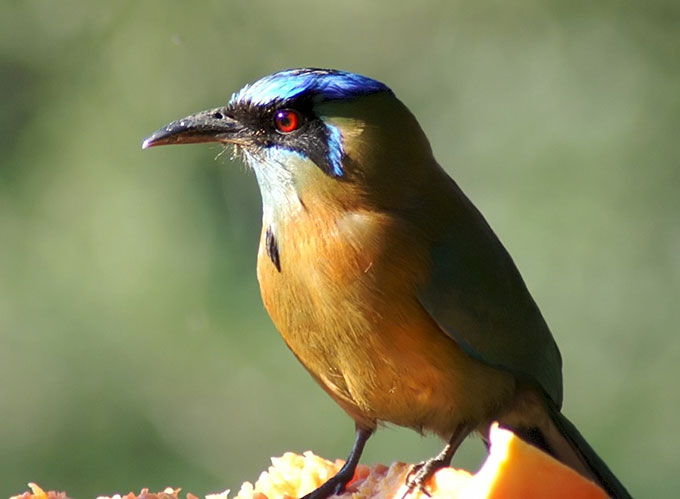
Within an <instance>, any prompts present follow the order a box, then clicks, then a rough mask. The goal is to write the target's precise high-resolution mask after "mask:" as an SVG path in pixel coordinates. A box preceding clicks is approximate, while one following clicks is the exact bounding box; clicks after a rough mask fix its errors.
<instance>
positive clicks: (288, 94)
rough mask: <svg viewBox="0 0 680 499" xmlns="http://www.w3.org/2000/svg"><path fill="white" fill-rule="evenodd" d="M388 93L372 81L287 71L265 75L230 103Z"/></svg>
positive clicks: (323, 71) (333, 73)
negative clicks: (309, 96)
mask: <svg viewBox="0 0 680 499" xmlns="http://www.w3.org/2000/svg"><path fill="white" fill-rule="evenodd" d="M377 92H391V90H390V89H389V88H388V87H387V86H386V85H385V84H384V83H381V82H379V81H377V80H373V79H372V78H368V77H366V76H362V75H358V74H355V73H348V72H346V71H337V70H330V69H289V70H286V71H281V72H278V73H274V74H273V75H269V76H265V77H264V78H261V79H259V80H258V81H256V82H255V83H252V84H250V85H246V86H245V87H243V88H242V89H241V90H239V91H238V92H237V93H235V94H234V95H233V96H232V98H231V101H230V104H235V103H243V102H250V103H251V104H254V105H267V104H270V103H272V102H275V101H285V100H288V99H293V98H295V97H297V96H298V95H301V94H303V93H304V94H314V95H315V96H316V97H317V98H319V99H320V101H321V102H323V101H329V100H344V99H353V98H356V97H359V96H362V95H367V94H372V93H377Z"/></svg>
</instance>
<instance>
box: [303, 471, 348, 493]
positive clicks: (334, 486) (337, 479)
mask: <svg viewBox="0 0 680 499" xmlns="http://www.w3.org/2000/svg"><path fill="white" fill-rule="evenodd" d="M351 478H352V477H351V476H350V477H349V479H348V478H346V477H345V476H340V475H339V474H338V475H335V476H334V477H333V478H331V479H329V480H328V481H327V482H326V483H324V484H323V485H322V486H321V487H319V488H318V489H316V490H313V491H311V492H310V493H309V494H306V495H304V496H303V497H301V498H300V499H326V498H327V497H330V496H332V495H339V494H342V492H343V491H344V490H345V486H346V485H347V483H348V482H349V480H350V479H351Z"/></svg>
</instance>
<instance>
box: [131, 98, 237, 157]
mask: <svg viewBox="0 0 680 499" xmlns="http://www.w3.org/2000/svg"><path fill="white" fill-rule="evenodd" d="M242 130H243V127H242V125H241V124H240V123H239V122H238V121H236V120H235V119H234V118H232V117H231V116H229V114H228V112H227V109H226V108H224V107H218V108H215V109H209V110H207V111H201V112H200V113H196V114H192V115H190V116H187V117H186V118H182V119H181V120H177V121H173V122H172V123H170V124H168V125H166V126H164V127H163V128H161V129H160V130H157V131H155V132H154V133H152V134H151V135H149V136H148V137H147V138H146V139H144V142H142V149H148V148H149V147H155V146H165V145H170V144H199V143H204V142H224V143H232V144H233V143H238V142H240V140H239V135H240V133H239V132H241V131H242Z"/></svg>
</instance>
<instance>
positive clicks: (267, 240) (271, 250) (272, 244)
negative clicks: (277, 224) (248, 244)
mask: <svg viewBox="0 0 680 499" xmlns="http://www.w3.org/2000/svg"><path fill="white" fill-rule="evenodd" d="M264 246H265V248H266V249H267V256H269V259H270V260H271V261H272V263H273V264H274V267H276V270H278V271H279V272H281V258H280V256H279V245H278V243H277V242H276V236H275V235H274V232H273V231H272V228H271V227H267V232H266V233H265V236H264Z"/></svg>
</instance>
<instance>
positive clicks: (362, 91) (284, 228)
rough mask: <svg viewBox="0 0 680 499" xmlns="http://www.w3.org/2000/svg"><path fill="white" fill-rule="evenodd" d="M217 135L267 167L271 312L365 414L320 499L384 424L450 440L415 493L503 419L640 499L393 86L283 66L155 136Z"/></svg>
mask: <svg viewBox="0 0 680 499" xmlns="http://www.w3.org/2000/svg"><path fill="white" fill-rule="evenodd" d="M205 142H217V143H221V144H224V145H225V147H226V146H232V147H233V149H234V152H235V155H238V156H240V157H242V159H243V160H244V162H245V163H246V164H247V165H248V166H249V167H250V168H251V169H252V171H253V172H254V174H255V177H256V178H257V182H258V184H259V188H260V193H261V196H262V233H261V240H260V246H259V251H258V255H257V278H258V281H259V284H260V290H261V295H262V300H263V302H264V305H265V308H266V309H267V311H268V313H269V315H270V316H271V319H272V320H273V322H274V324H275V326H276V328H277V329H278V331H279V332H280V334H281V336H282V337H283V339H284V341H285V343H286V344H287V346H288V347H289V348H290V350H292V352H293V354H294V355H295V356H296V357H297V359H298V360H299V361H300V362H301V363H302V365H303V366H304V367H305V368H306V369H307V371H309V373H310V374H311V375H312V377H313V378H314V379H315V380H316V381H317V382H318V383H319V385H321V387H322V388H323V389H324V390H325V391H326V392H327V393H328V395H330V396H331V397H332V398H333V400H335V402H337V404H338V405H339V406H340V407H341V408H342V409H344V411H345V412H346V413H347V414H348V415H349V416H350V417H351V418H352V419H353V420H354V422H355V425H356V436H355V442H354V445H353V447H352V450H351V452H350V454H349V456H348V459H347V461H346V463H345V465H344V466H343V468H342V469H341V470H340V472H339V473H338V474H337V475H336V476H334V477H333V478H331V479H330V480H328V481H327V482H326V483H325V484H323V485H322V486H321V487H320V488H318V489H316V490H315V491H313V492H311V493H309V494H308V495H306V496H305V499H322V498H325V497H328V496H330V495H332V494H335V493H340V492H341V491H343V490H344V488H345V486H346V484H347V483H348V482H349V481H350V480H351V478H352V477H353V475H354V471H355V468H356V466H357V464H358V462H359V458H360V456H361V453H362V451H363V448H364V445H365V443H366V441H367V440H368V439H369V437H370V436H371V435H372V434H373V432H374V431H376V429H377V428H378V426H379V425H381V424H383V423H391V424H394V425H399V426H404V427H408V428H412V429H414V430H416V431H418V432H421V433H423V432H432V433H435V434H436V435H438V436H440V437H441V438H442V439H443V440H444V441H445V442H447V443H446V446H445V447H444V449H443V450H442V452H441V453H440V454H439V455H437V456H435V457H433V458H432V459H430V460H428V461H425V462H423V463H420V464H419V465H416V466H415V467H414V468H413V470H412V472H411V473H410V475H409V478H408V480H407V487H408V490H409V491H412V490H414V489H416V488H418V489H423V488H424V487H425V483H426V481H427V479H428V478H429V477H430V476H431V475H432V474H433V473H434V472H435V471H436V470H437V469H439V468H441V467H444V466H448V465H449V464H450V462H451V459H452V457H453V455H454V453H455V452H456V449H457V448H458V446H459V445H460V444H461V442H462V441H463V440H464V439H465V438H466V437H467V436H468V435H469V434H471V433H478V434H480V435H481V438H482V439H483V440H484V441H485V442H486V443H487V445H488V431H489V428H490V426H491V424H492V423H493V422H498V423H499V424H500V426H502V427H505V428H508V429H510V430H512V431H513V432H515V433H516V434H517V435H518V436H519V437H521V438H522V439H524V440H526V441H527V442H529V443H531V444H533V445H535V446H537V447H539V448H541V449H542V450H544V451H545V452H547V453H549V454H551V455H552V456H554V457H555V458H557V459H558V460H560V461H561V462H563V463H564V464H566V465H567V466H570V467H571V468H573V469H574V470H576V471H577V472H579V473H581V474H582V475H583V476H585V477H587V478H589V479H591V480H593V481H594V482H596V483H598V484H599V485H600V486H602V487H603V488H604V489H605V490H606V491H607V493H608V494H609V495H611V496H612V497H615V498H625V497H630V496H629V494H628V492H627V491H626V489H625V488H624V486H623V485H622V484H621V483H620V482H619V480H618V479H617V478H616V477H615V476H614V474H613V473H612V472H611V471H610V470H609V468H608V467H607V465H606V464H605V463H604V462H603V461H602V459H600V457H598V455H597V454H596V453H595V451H594V450H593V449H592V448H591V447H590V445H589V444H588V443H587V442H586V440H585V439H584V438H583V437H582V436H581V434H580V433H579V432H578V430H577V429H576V428H575V426H574V425H573V424H572V423H571V422H570V421H569V420H568V419H567V418H566V417H565V416H564V415H563V414H562V413H561V412H560V408H561V405H562V372H561V370H562V360H561V356H560V352H559V349H558V347H557V345H556V343H555V340H554V339H553V336H552V333H551V332H550V329H549V328H548V325H547V324H546V321H545V320H544V318H543V316H542V314H541V312H540V310H539V308H538V306H537V305H536V302H535V301H534V299H533V298H532V296H531V294H530V293H529V291H528V289H527V286H526V284H525V283H524V280H523V279H522V277H521V275H520V273H519V271H518V269H517V267H516V265H515V263H514V262H513V260H512V258H511V257H510V255H509V254H508V252H507V251H506V249H505V248H504V246H503V245H502V243H501V242H500V241H499V239H498V237H497V236H496V235H495V233H494V231H493V230H492V229H491V227H490V226H489V224H488V223H487V222H486V220H485V219H484V217H483V216H482V214H481V213H480V212H479V211H478V210H477V208H476V207H475V206H474V205H473V204H472V202H471V201H470V200H469V199H468V197H467V196H466V195H465V194H464V193H463V191H462V190H461V188H460V187H459V186H458V184H457V183H456V182H455V181H454V180H453V179H452V178H451V177H450V176H449V175H448V174H447V173H446V172H445V171H444V169H443V168H442V167H441V166H440V165H439V164H438V163H437V161H436V160H435V158H434V156H433V153H432V149H431V146H430V143H429V141H428V139H427V137H426V136H425V133H424V132H423V130H422V128H421V127H420V125H419V124H418V121H417V120H416V118H415V117H414V115H413V114H412V113H411V112H410V111H409V109H408V108H407V107H406V106H405V105H404V104H403V103H402V102H401V101H400V100H399V99H398V98H397V97H396V96H395V94H394V93H393V92H392V90H390V88H388V87H387V86H386V85H385V84H383V83H381V82H379V81H376V80H374V79H372V78H368V77H366V76H361V75H358V74H354V73H350V72H345V71H338V70H332V69H317V68H303V69H291V70H286V71H281V72H277V73H275V74H272V75H269V76H265V77H263V78H261V79H259V80H258V81H256V82H254V83H252V84H249V85H246V86H245V87H243V88H242V89H241V90H239V91H238V92H236V93H235V94H233V96H232V97H231V99H230V101H229V102H228V104H227V105H225V106H222V107H218V108H215V109H210V110H207V111H202V112H199V113H196V114H192V115H190V116H187V117H186V118H183V119H180V120H177V121H174V122H172V123H170V124H168V125H167V126H165V127H163V128H161V129H160V130H158V131H156V132H155V133H153V134H152V135H151V136H149V137H148V138H147V139H146V140H144V142H143V147H144V148H149V147H152V146H160V145H166V144H187V143H205ZM537 479H540V477H537Z"/></svg>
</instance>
